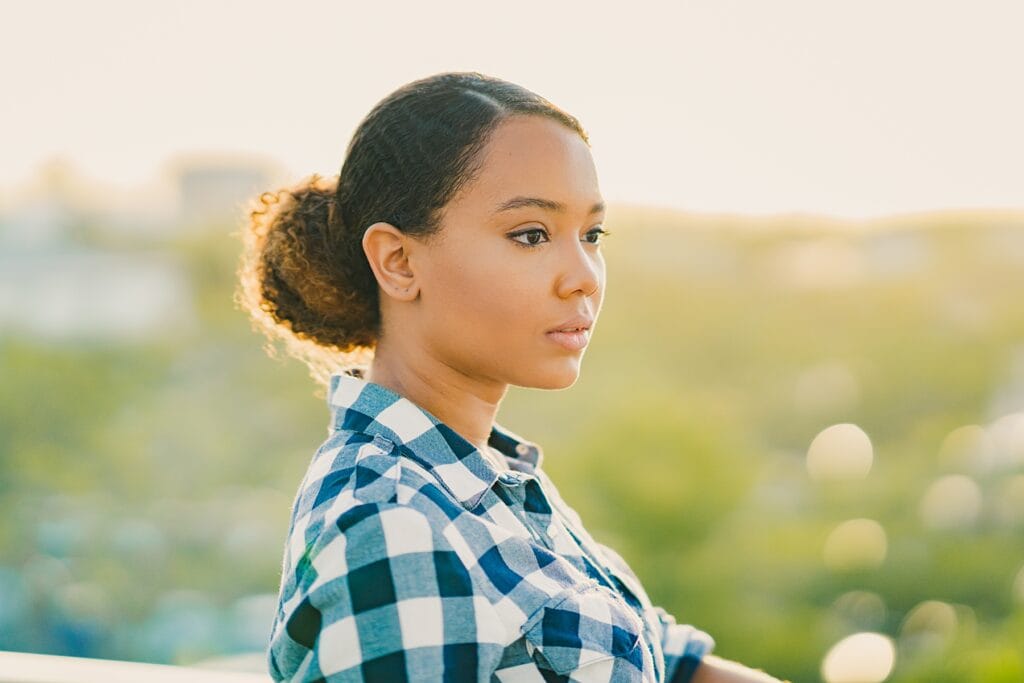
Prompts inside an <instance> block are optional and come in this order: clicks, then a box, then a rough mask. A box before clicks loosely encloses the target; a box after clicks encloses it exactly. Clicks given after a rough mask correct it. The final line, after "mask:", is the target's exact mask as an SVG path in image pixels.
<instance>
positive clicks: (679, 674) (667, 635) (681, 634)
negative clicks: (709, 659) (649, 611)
mask: <svg viewBox="0 0 1024 683" xmlns="http://www.w3.org/2000/svg"><path fill="white" fill-rule="evenodd" d="M654 610H655V612H656V613H657V615H658V622H659V623H660V624H661V634H662V635H661V649H662V652H663V653H664V655H665V681H666V683H690V681H691V680H693V674H694V672H695V671H696V670H697V666H698V665H699V664H700V663H701V661H703V659H704V655H706V654H708V653H709V652H711V650H712V649H714V647H715V640H714V638H712V637H711V636H710V635H708V634H707V633H705V632H704V631H701V630H700V629H698V628H696V627H694V626H691V625H689V624H677V623H676V618H675V617H674V616H672V615H671V614H669V613H668V612H667V611H666V610H665V609H664V608H663V607H659V606H655V607H654Z"/></svg>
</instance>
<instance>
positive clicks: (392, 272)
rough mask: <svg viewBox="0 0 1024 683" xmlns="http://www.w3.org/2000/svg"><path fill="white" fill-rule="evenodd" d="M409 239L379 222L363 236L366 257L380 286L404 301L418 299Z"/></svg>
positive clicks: (394, 228)
mask: <svg viewBox="0 0 1024 683" xmlns="http://www.w3.org/2000/svg"><path fill="white" fill-rule="evenodd" d="M408 246H409V237H408V236H407V235H405V234H404V233H403V232H402V231H401V230H399V229H398V228H396V227H395V226H393V225H391V224H390V223H385V222H382V221H379V222H377V223H374V224H373V225H371V226H370V227H368V228H367V229H366V231H365V232H364V233H363V253H365V254H366V259H367V261H369V264H370V269H371V270H372V271H373V275H374V277H375V278H377V284H378V285H379V286H380V288H381V289H382V290H383V291H384V293H385V294H387V295H388V296H390V297H392V298H395V299H399V300H401V301H412V300H413V299H415V298H416V297H417V295H418V294H417V286H416V277H415V274H414V273H413V272H412V268H411V267H410V263H409V252H408Z"/></svg>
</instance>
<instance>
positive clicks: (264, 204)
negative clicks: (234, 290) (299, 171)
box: [238, 174, 379, 356]
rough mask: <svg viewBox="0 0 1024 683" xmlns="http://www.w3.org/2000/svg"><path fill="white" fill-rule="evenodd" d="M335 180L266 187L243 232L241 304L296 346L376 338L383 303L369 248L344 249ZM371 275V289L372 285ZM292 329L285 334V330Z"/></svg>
mask: <svg viewBox="0 0 1024 683" xmlns="http://www.w3.org/2000/svg"><path fill="white" fill-rule="evenodd" d="M337 181H338V179H337V177H336V176H335V177H334V178H332V179H327V178H323V177H321V176H320V175H318V174H313V175H311V176H309V177H308V178H306V179H304V180H302V181H300V182H299V183H297V184H296V185H294V186H292V187H286V188H283V189H280V190H277V191H276V192H264V193H262V194H261V195H260V196H259V197H258V199H257V205H256V206H255V207H254V208H253V209H251V210H250V211H249V225H248V228H247V229H246V230H244V232H243V241H244V244H245V248H244V251H243V255H242V262H241V265H240V268H239V273H238V276H239V282H240V285H241V288H240V290H239V292H238V294H239V297H238V300H239V301H238V302H239V303H241V304H242V305H243V306H244V307H245V308H247V309H248V310H249V312H250V314H251V315H252V317H253V319H254V322H255V323H256V324H257V326H258V327H259V328H262V329H261V331H263V332H264V333H265V334H266V335H267V336H268V337H269V338H271V339H275V338H279V339H283V340H284V341H285V342H286V344H288V345H289V346H290V347H292V348H291V351H292V352H295V351H300V352H301V348H297V347H302V346H303V342H309V343H311V344H313V345H315V348H314V347H309V346H307V347H306V349H305V352H302V353H301V355H306V356H309V355H310V354H311V353H317V355H320V354H321V353H322V351H323V350H325V349H330V350H333V351H336V352H340V353H349V352H352V351H358V350H360V349H363V350H365V349H372V348H373V347H374V346H375V345H376V342H377V334H378V324H379V316H378V302H377V299H376V296H374V295H375V293H376V289H375V285H376V281H374V280H372V273H371V271H370V269H369V264H368V262H367V261H366V256H365V254H364V253H363V252H362V251H361V250H360V251H359V252H358V253H357V254H351V253H347V250H346V249H345V244H346V242H347V243H349V244H351V243H352V240H342V239H340V237H341V236H342V235H343V234H344V232H345V229H344V228H345V226H343V225H342V223H341V221H342V219H341V212H340V211H339V210H338V206H337V204H336V201H335V195H336V192H337V186H338V182H337ZM368 277H369V278H371V281H372V284H373V288H372V289H370V288H369V287H367V278H368ZM282 328H284V330H287V331H290V333H291V334H286V333H283V332H284V330H283V329H282Z"/></svg>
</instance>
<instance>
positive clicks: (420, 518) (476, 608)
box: [268, 373, 715, 683]
mask: <svg viewBox="0 0 1024 683" xmlns="http://www.w3.org/2000/svg"><path fill="white" fill-rule="evenodd" d="M327 402H328V405H329V407H330V409H331V427H330V435H329V436H328V438H327V440H326V441H325V442H324V443H323V444H322V445H321V446H320V448H319V449H318V450H317V452H316V454H315V455H314V456H313V459H312V462H311V463H310V466H309V470H308V472H307V473H306V476H305V478H304V479H303V481H302V483H301V485H300V487H299V491H298V495H297V496H296V499H295V503H294V507H293V510H292V520H291V527H290V530H289V535H288V540H287V543H286V547H285V553H284V566H283V574H282V577H281V588H280V596H279V603H278V610H277V614H276V616H275V618H274V623H273V626H272V633H271V639H270V648H269V651H268V664H269V666H270V673H271V674H272V676H273V677H274V679H275V680H292V681H329V682H333V681H410V680H411V681H441V680H443V681H506V682H512V681H515V682H517V683H518V682H526V681H536V682H538V683H540V682H542V681H602V682H608V681H616V682H618V681H623V682H626V681H643V682H645V683H652V682H673V683H682V682H687V681H690V679H691V677H692V676H693V671H694V669H695V668H696V667H697V665H698V664H699V663H700V660H701V658H702V657H703V656H704V655H705V654H706V653H707V652H709V651H711V649H712V648H713V647H714V645H715V641H714V640H713V639H712V637H711V636H709V635H708V634H707V633H705V632H703V631H701V630H699V629H697V628H695V627H693V626H690V625H684V624H677V623H676V621H675V619H674V617H673V616H672V615H670V614H669V613H668V612H666V611H665V610H664V609H663V608H661V607H656V606H653V605H652V604H651V601H650V599H649V598H648V596H647V594H646V593H645V592H644V589H643V587H642V586H641V585H640V580H639V579H638V578H637V577H636V575H635V574H634V573H633V571H632V570H631V569H630V568H629V567H628V565H627V564H626V562H625V560H623V559H622V557H621V556H620V555H619V554H618V553H616V552H615V551H614V550H612V549H611V548H609V547H608V546H605V545H603V544H601V543H598V542H597V541H595V540H594V539H593V538H591V536H590V535H589V534H588V533H587V531H586V530H585V529H584V528H583V523H582V522H581V521H580V517H579V515H578V514H577V513H576V511H575V510H573V509H572V508H571V507H569V506H568V505H567V504H566V503H565V502H564V501H563V500H562V498H561V497H560V496H559V494H558V490H557V489H556V488H555V485H554V484H553V483H552V482H551V480H550V479H549V478H548V476H547V474H546V473H545V472H544V470H543V469H542V468H541V463H542V460H543V454H542V451H541V449H540V448H539V447H538V446H537V445H536V444H535V443H531V442H529V441H526V440H525V439H523V438H521V437H519V436H518V435H516V434H514V433H512V432H511V431H509V430H507V429H505V428H504V427H501V426H500V425H497V424H495V425H493V429H492V431H491V434H490V438H489V445H491V446H492V447H494V448H496V449H497V450H499V451H500V452H502V453H503V454H504V455H505V456H506V461H507V462H508V465H509V467H510V468H511V469H510V471H508V472H502V473H498V472H497V471H496V470H495V469H494V468H493V466H492V465H491V463H490V462H489V461H488V460H487V458H485V457H484V455H483V454H482V453H481V452H480V451H479V450H478V449H476V448H475V447H474V446H473V445H471V444H470V443H469V442H468V441H467V440H465V439H464V438H462V437H461V436H459V435H458V434H456V433H455V432H454V431H453V430H452V429H451V428H450V427H448V426H447V425H446V424H444V423H442V422H440V421H439V420H438V419H437V418H436V417H434V416H433V415H432V414H430V413H428V412H427V411H425V410H424V409H422V408H420V407H419V406H418V405H416V404H415V403H413V402H412V401H410V400H408V399H406V398H404V397H402V396H400V395H398V394H396V393H394V392H392V391H391V390H389V389H387V388H385V387H383V386H382V385H379V384H376V383H373V382H369V381H366V380H364V379H362V378H361V377H357V376H355V375H352V374H347V373H337V374H335V375H333V376H332V377H331V380H330V389H329V391H328V395H327Z"/></svg>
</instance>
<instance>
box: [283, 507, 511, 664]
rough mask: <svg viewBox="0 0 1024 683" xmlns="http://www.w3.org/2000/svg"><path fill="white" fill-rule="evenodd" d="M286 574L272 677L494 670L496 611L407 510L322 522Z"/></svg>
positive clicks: (498, 640) (352, 512) (433, 532)
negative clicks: (288, 589) (290, 587)
mask: <svg viewBox="0 0 1024 683" xmlns="http://www.w3.org/2000/svg"><path fill="white" fill-rule="evenodd" d="M296 573H297V574H300V575H299V576H298V578H297V591H296V595H295V596H294V597H293V598H292V599H290V600H289V604H290V605H292V608H291V609H290V610H289V613H287V614H284V615H283V617H282V625H281V628H279V629H277V630H276V632H275V634H274V635H273V636H272V640H271V650H270V663H271V674H272V676H273V677H274V679H275V680H289V681H314V680H316V681H326V682H327V683H330V682H332V681H342V680H344V681H397V682H401V681H422V680H437V681H441V680H443V681H453V682H457V681H481V680H489V679H490V677H491V674H492V673H493V672H494V671H495V669H497V666H498V663H499V661H500V659H501V656H502V653H503V651H504V640H505V632H504V628H503V626H502V623H501V621H500V618H499V617H498V614H497V612H495V610H494V607H493V606H492V605H491V603H490V601H489V600H488V599H487V597H486V596H484V595H483V594H480V593H478V592H477V591H476V590H475V588H474V583H473V581H472V579H471V576H470V574H469V571H468V570H467V568H466V565H465V564H464V563H463V562H462V561H461V560H460V559H459V557H458V555H457V554H456V553H455V551H454V550H453V548H452V546H451V545H450V544H449V543H448V541H447V540H446V539H445V537H444V535H443V534H442V533H441V530H440V529H436V528H433V527H432V526H431V524H430V521H429V520H428V518H427V517H426V515H425V514H423V513H422V512H420V511H418V510H416V509H415V508H412V507H409V506H408V505H403V504H399V503H390V502H389V503H360V504H358V505H356V506H354V507H352V508H349V509H348V510H346V511H345V512H344V513H343V514H341V515H340V517H338V518H337V519H336V520H334V521H333V522H332V523H328V524H325V525H324V527H323V532H322V533H320V534H319V536H318V538H317V539H316V540H315V541H314V542H313V543H312V544H311V545H310V546H309V548H308V549H307V551H306V553H305V555H304V556H303V557H302V559H301V561H300V562H299V563H298V564H297V568H296Z"/></svg>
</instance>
